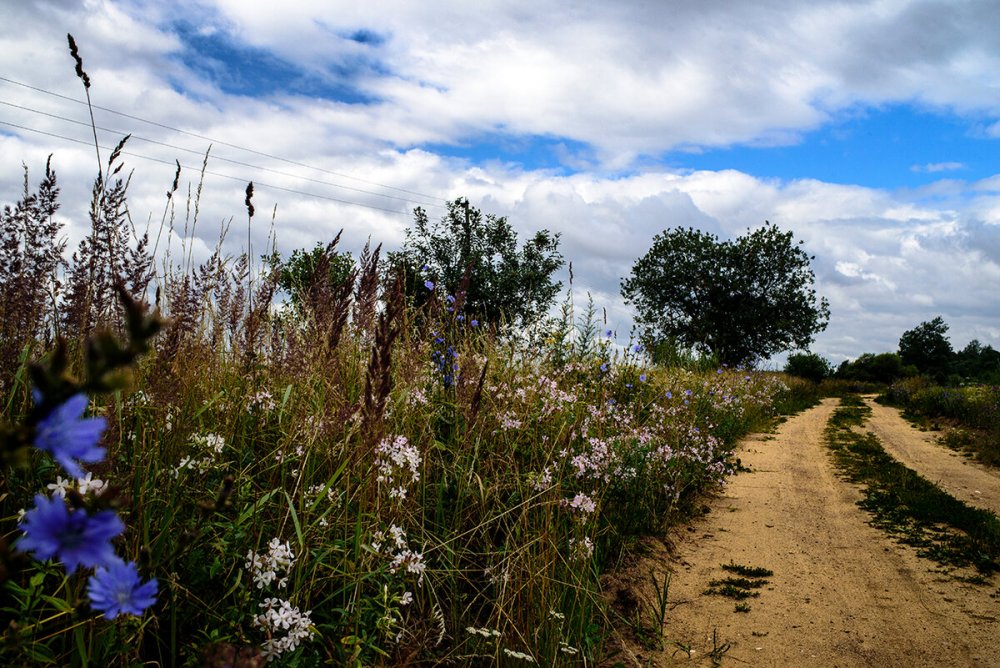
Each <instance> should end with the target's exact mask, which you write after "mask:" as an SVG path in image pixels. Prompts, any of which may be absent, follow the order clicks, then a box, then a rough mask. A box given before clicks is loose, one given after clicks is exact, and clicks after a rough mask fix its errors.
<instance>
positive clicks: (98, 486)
mask: <svg viewBox="0 0 1000 668" xmlns="http://www.w3.org/2000/svg"><path fill="white" fill-rule="evenodd" d="M76 484H77V486H78V489H79V490H80V494H82V495H84V496H86V494H87V492H93V493H94V496H100V495H101V494H103V493H104V492H105V490H107V488H108V486H107V484H106V483H105V482H104V481H103V480H100V479H98V478H95V477H94V474H93V473H91V472H87V476H86V477H85V478H77V479H76Z"/></svg>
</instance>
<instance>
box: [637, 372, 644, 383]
mask: <svg viewBox="0 0 1000 668" xmlns="http://www.w3.org/2000/svg"><path fill="white" fill-rule="evenodd" d="M639 382H640V383H645V382H646V374H644V373H640V374H639Z"/></svg>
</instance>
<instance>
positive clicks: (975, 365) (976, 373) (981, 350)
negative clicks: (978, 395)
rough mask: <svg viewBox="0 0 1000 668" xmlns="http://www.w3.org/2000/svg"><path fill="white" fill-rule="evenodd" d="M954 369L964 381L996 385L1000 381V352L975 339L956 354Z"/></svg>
mask: <svg viewBox="0 0 1000 668" xmlns="http://www.w3.org/2000/svg"><path fill="white" fill-rule="evenodd" d="M952 369H953V371H954V372H955V373H956V374H958V375H959V376H961V377H962V378H963V379H966V380H975V381H978V382H980V383H991V384H996V383H997V382H998V381H1000V352H997V351H996V350H994V349H993V346H989V345H987V346H984V345H983V344H982V343H980V342H979V339H973V340H972V341H969V344H968V345H967V346H965V348H963V349H962V350H961V351H960V352H957V353H955V362H954V364H953V365H952Z"/></svg>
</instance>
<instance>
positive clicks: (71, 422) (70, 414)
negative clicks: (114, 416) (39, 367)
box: [35, 392, 108, 478]
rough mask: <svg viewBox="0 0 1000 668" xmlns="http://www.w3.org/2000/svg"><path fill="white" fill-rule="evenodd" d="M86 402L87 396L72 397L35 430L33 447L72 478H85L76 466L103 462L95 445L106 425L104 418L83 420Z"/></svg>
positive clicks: (100, 452) (100, 449) (81, 394)
mask: <svg viewBox="0 0 1000 668" xmlns="http://www.w3.org/2000/svg"><path fill="white" fill-rule="evenodd" d="M37 399H38V395H37V393H36V400H37ZM89 401H90V400H89V399H88V398H87V395H86V394H83V393H82V392H81V393H80V394H75V395H73V396H72V397H70V398H69V399H68V400H66V402H65V403H63V404H62V405H61V406H57V407H56V408H55V409H53V410H52V412H51V413H49V414H48V415H47V416H46V417H45V418H43V419H42V420H41V421H39V423H38V424H37V425H36V426H35V447H37V448H38V449H39V450H44V451H45V452H47V453H49V454H50V455H52V457H53V458H54V459H55V460H56V461H57V462H59V464H60V465H61V466H62V467H63V468H64V469H65V470H66V472H67V473H69V474H70V475H71V476H72V477H74V478H82V477H84V476H85V475H86V473H84V471H83V469H82V468H80V463H79V462H86V463H95V462H99V461H101V460H103V459H104V448H102V447H100V446H99V445H97V444H98V442H100V440H101V436H102V435H103V434H104V430H105V429H106V428H107V426H108V421H107V420H106V419H105V418H103V417H93V418H85V417H83V413H84V412H85V411H86V410H87V404H88V403H89ZM77 460H79V461H77Z"/></svg>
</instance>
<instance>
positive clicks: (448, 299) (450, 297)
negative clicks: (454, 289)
mask: <svg viewBox="0 0 1000 668" xmlns="http://www.w3.org/2000/svg"><path fill="white" fill-rule="evenodd" d="M444 300H445V301H446V302H448V303H449V304H454V303H455V295H447V296H446V297H445V298H444Z"/></svg>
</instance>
